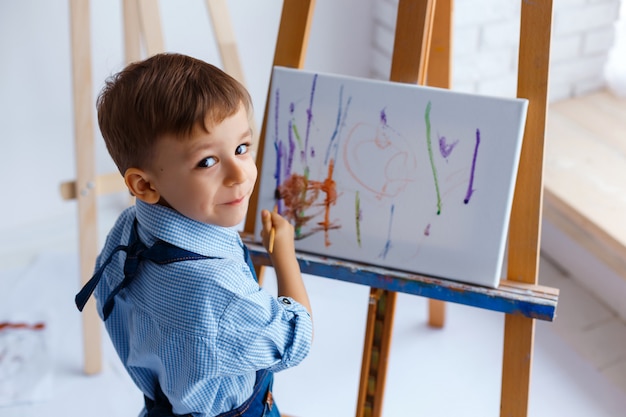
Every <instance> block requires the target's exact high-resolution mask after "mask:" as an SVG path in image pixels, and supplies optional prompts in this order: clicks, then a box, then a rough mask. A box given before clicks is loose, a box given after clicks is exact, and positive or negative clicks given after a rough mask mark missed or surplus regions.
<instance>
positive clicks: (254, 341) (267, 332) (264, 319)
mask: <svg viewBox="0 0 626 417" xmlns="http://www.w3.org/2000/svg"><path fill="white" fill-rule="evenodd" d="M312 336H313V323H312V320H311V316H310V314H309V312H308V311H307V310H306V308H304V306H302V304H300V303H298V302H297V301H295V300H293V299H292V298H289V297H279V298H275V297H272V296H271V295H270V294H269V293H268V292H267V291H265V290H264V289H262V288H258V289H257V290H256V291H253V292H251V293H248V294H246V295H243V296H239V297H236V298H234V299H233V300H232V302H231V303H230V304H229V306H228V308H227V309H226V310H225V311H224V314H223V316H222V318H221V320H220V324H219V330H218V343H217V345H218V349H219V353H218V357H219V359H220V368H221V370H222V372H224V373H225V374H231V373H232V374H238V373H242V372H249V371H251V370H259V369H268V370H270V371H272V372H279V371H282V370H284V369H287V368H290V367H293V366H296V365H298V364H299V363H300V362H302V360H303V359H304V358H305V357H306V356H307V355H308V353H309V350H310V347H311V340H312Z"/></svg>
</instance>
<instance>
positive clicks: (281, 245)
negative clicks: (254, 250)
mask: <svg viewBox="0 0 626 417" xmlns="http://www.w3.org/2000/svg"><path fill="white" fill-rule="evenodd" d="M261 221H262V222H263V229H261V238H262V239H263V246H264V247H265V250H267V251H268V252H269V253H270V255H272V254H273V253H275V252H277V251H278V252H287V253H293V252H294V243H293V234H294V230H293V226H292V225H291V223H289V222H288V221H287V219H285V218H284V217H283V216H281V215H280V214H278V213H275V212H270V211H269V210H262V211H261ZM272 228H273V229H274V232H272ZM272 234H274V239H273V247H272V248H271V249H272V250H270V240H272V239H271V235H272Z"/></svg>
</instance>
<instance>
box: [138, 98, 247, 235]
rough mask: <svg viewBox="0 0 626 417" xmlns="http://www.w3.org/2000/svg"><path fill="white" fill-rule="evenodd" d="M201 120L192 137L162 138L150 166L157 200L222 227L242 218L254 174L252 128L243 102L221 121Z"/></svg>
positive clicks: (197, 219)
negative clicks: (201, 123) (207, 123)
mask: <svg viewBox="0 0 626 417" xmlns="http://www.w3.org/2000/svg"><path fill="white" fill-rule="evenodd" d="M207 127H208V128H209V133H207V132H205V131H204V129H202V128H201V127H200V126H197V127H195V128H194V130H193V131H192V133H191V137H190V138H187V139H184V140H180V139H177V138H174V137H171V136H164V137H163V138H162V139H160V140H159V141H158V143H157V145H156V148H155V158H154V160H153V163H152V164H151V167H150V169H148V170H146V172H147V173H148V175H149V176H150V183H151V186H152V187H154V188H155V189H156V190H157V191H158V192H159V194H160V196H161V200H160V204H163V205H166V206H169V207H171V208H173V209H174V210H176V211H178V212H180V213H181V214H183V215H184V216H187V217H189V218H191V219H193V220H196V221H199V222H202V223H207V224H213V225H217V226H223V227H232V226H236V225H238V224H239V223H241V222H242V221H243V219H244V217H245V215H246V213H247V211H248V202H249V200H250V195H251V194H252V189H253V188H254V183H255V181H256V177H257V168H256V165H255V162H254V158H253V155H252V153H251V149H252V133H251V130H250V124H249V121H248V114H247V112H246V109H245V108H244V107H243V106H241V107H240V108H239V111H238V112H237V113H236V114H234V115H233V116H231V117H229V118H227V119H225V120H224V121H222V122H221V123H217V124H214V125H207Z"/></svg>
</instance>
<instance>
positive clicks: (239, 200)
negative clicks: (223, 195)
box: [224, 196, 246, 206]
mask: <svg viewBox="0 0 626 417" xmlns="http://www.w3.org/2000/svg"><path fill="white" fill-rule="evenodd" d="M244 201H246V197H245V196H244V197H240V198H238V199H236V200H232V201H229V202H228V203H224V204H225V205H227V206H238V205H239V204H242V203H243V202H244Z"/></svg>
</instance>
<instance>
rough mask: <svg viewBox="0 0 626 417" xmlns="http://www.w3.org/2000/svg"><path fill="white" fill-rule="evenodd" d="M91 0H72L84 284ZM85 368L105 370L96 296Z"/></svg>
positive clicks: (90, 168) (89, 257)
mask: <svg viewBox="0 0 626 417" xmlns="http://www.w3.org/2000/svg"><path fill="white" fill-rule="evenodd" d="M89 22H90V16H89V2H87V1H83V0H71V1H70V24H71V46H72V83H73V84H72V89H73V95H74V140H75V146H76V190H77V193H76V194H77V195H76V198H77V200H78V230H79V237H78V238H79V257H80V277H81V284H82V285H84V284H85V283H86V282H87V281H88V280H89V278H90V277H91V274H92V273H93V268H94V264H95V261H96V256H97V252H98V223H97V216H96V211H97V205H96V197H97V196H96V189H95V178H96V173H95V168H94V164H93V160H94V155H95V148H94V138H93V117H92V116H93V115H92V110H91V109H92V106H93V100H92V97H91V85H92V84H91V45H90V43H91V36H90V34H91V28H90V27H89ZM82 320H83V342H84V349H83V351H84V355H85V356H84V371H85V373H87V374H95V373H98V372H100V371H101V370H102V353H101V331H100V318H99V317H98V314H97V312H96V308H95V302H94V301H93V300H91V301H89V303H87V306H86V307H85V309H84V311H83V314H82Z"/></svg>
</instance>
